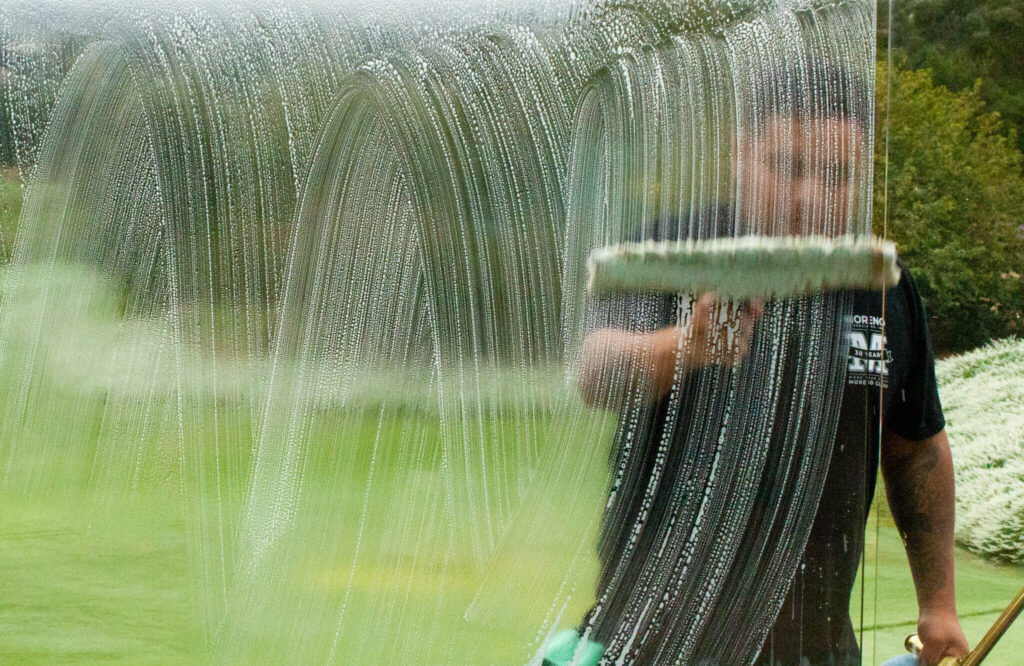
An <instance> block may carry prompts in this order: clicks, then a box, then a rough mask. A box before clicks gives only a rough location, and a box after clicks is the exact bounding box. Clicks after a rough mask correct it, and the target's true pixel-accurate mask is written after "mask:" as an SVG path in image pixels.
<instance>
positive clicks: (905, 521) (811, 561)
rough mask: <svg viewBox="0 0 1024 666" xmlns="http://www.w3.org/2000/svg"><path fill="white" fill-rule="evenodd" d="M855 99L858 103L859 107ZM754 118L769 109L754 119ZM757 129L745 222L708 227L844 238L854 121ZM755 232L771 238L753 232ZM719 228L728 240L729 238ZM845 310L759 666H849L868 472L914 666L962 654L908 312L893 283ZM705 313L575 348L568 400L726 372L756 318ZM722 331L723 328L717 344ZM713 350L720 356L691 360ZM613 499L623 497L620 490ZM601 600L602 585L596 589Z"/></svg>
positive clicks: (794, 119) (922, 351) (922, 377)
mask: <svg viewBox="0 0 1024 666" xmlns="http://www.w3.org/2000/svg"><path fill="white" fill-rule="evenodd" d="M811 76H815V77H818V81H817V83H818V85H824V86H829V85H831V86H832V88H831V89H833V90H835V89H837V87H838V84H840V83H841V82H840V79H841V78H842V76H843V75H842V72H840V71H837V70H828V69H823V68H816V69H815V70H814V71H813V72H812V73H811ZM807 80H808V79H807V78H806V77H805V76H802V75H793V74H792V73H779V74H778V75H777V76H776V77H775V86H776V87H779V86H782V87H785V86H790V87H791V90H789V91H788V92H789V93H790V95H788V97H789V98H799V93H800V92H801V91H800V90H799V89H798V88H799V86H802V85H806V83H805V82H806V81H807ZM794 86H795V87H796V88H794ZM861 93H862V94H863V98H864V99H866V92H865V91H863V90H862V91H861ZM786 97H787V96H786V95H783V96H780V97H779V98H786ZM856 97H857V95H856V93H855V94H854V95H853V98H854V99H856ZM761 108H774V107H773V106H772V105H771V104H770V103H769V104H767V105H765V106H762V107H761ZM758 125H759V126H760V129H759V131H758V132H757V133H756V135H748V136H744V137H740V140H739V148H738V149H737V155H736V158H735V159H734V169H735V172H736V175H737V178H739V179H742V182H743V183H744V186H743V188H742V190H741V191H743V192H744V193H745V196H744V198H742V199H741V200H740V201H739V202H738V205H739V208H740V210H742V211H746V212H745V213H743V214H741V215H733V214H732V211H728V210H726V209H725V207H720V208H719V209H717V210H716V211H714V212H713V213H712V217H716V216H717V217H718V218H720V219H722V220H729V219H735V218H740V217H742V218H744V220H745V221H744V222H742V223H741V224H742V225H743V226H745V227H746V228H742V229H739V232H740V233H759V234H764V235H769V234H770V235H800V234H810V233H813V234H826V235H835V234H838V233H843V232H845V229H843V228H839V227H841V226H842V225H843V224H844V223H845V221H846V220H848V219H852V216H851V215H850V213H851V206H856V205H857V202H858V200H859V198H860V197H859V195H860V194H862V193H861V192H860V191H859V189H858V184H857V180H856V179H854V178H853V177H852V176H853V174H854V171H855V169H854V166H855V164H856V163H857V161H858V160H859V161H860V163H864V160H865V159H868V158H869V156H867V155H866V154H865V153H866V147H867V145H868V142H867V136H866V132H867V131H869V123H868V122H867V119H866V118H864V117H862V116H859V115H858V114H857V113H856V112H854V111H851V110H849V108H848V107H845V106H842V105H837V106H832V107H830V108H817V109H816V110H815V111H814V112H813V113H805V114H802V115H801V114H792V115H782V114H778V113H775V114H772V115H766V116H763V117H761V118H760V119H759V123H758ZM819 142H822V143H823V142H829V144H828V145H829V146H830V148H829V149H828V150H823V149H822V150H819V147H820V148H824V144H823V145H822V146H819V145H818V144H819ZM822 154H829V155H831V156H832V159H831V162H830V163H828V164H819V165H813V166H812V165H810V164H806V163H805V161H804V156H805V155H822ZM823 211H824V212H823ZM757 220H772V221H773V222H772V223H771V224H770V225H768V228H765V226H766V225H765V224H764V223H763V222H762V223H761V224H758V222H757ZM732 224H733V227H732V228H733V229H734V230H735V229H736V223H735V222H733V223H732ZM673 226H675V227H678V225H672V224H665V223H664V221H661V224H659V223H655V224H652V225H648V228H647V229H646V230H645V234H644V235H645V236H646V237H648V238H652V239H672V238H674V237H678V236H677V235H676V234H677V233H678V232H673V231H666V230H665V228H664V227H669V228H671V227H673ZM720 226H727V225H726V224H722V225H720ZM772 227H774V228H772ZM645 298H650V295H638V296H637V297H636V300H635V301H634V302H635V303H637V304H638V308H639V307H640V304H641V303H643V301H644V299H645ZM852 300H853V315H852V320H851V321H850V322H849V323H848V326H849V344H850V354H849V361H848V367H847V373H846V378H845V382H846V384H845V390H844V392H843V394H842V395H843V397H842V404H841V408H840V412H839V417H838V431H837V440H836V442H835V445H834V447H833V455H832V459H831V463H830V467H829V471H828V475H827V479H826V481H825V486H824V490H823V493H822V499H821V502H820V505H819V508H818V512H817V514H816V517H815V520H814V524H813V527H812V529H811V534H810V538H809V541H808V545H807V548H806V551H805V554H804V558H803V561H802V563H801V565H800V566H799V567H798V568H797V574H796V576H795V578H794V580H793V582H792V583H791V587H790V591H789V593H788V594H787V596H786V601H785V604H784V606H783V608H782V610H781V612H780V613H779V614H778V616H777V619H776V621H775V625H774V627H773V628H772V630H771V632H770V634H769V636H768V639H767V640H766V642H765V643H764V646H763V647H762V648H761V652H760V656H759V657H758V661H757V663H759V664H825V663H828V664H852V663H860V654H859V648H858V646H857V642H856V637H855V634H854V631H853V626H852V622H851V619H850V616H849V603H850V594H851V589H852V586H853V582H854V578H855V576H856V572H857V567H858V562H859V560H860V557H861V554H862V550H863V533H864V527H865V521H866V517H867V513H868V510H869V508H870V502H871V499H872V497H873V494H874V480H875V477H876V474H877V469H878V466H879V464H880V465H881V469H882V474H883V476H884V477H885V481H886V489H887V492H888V499H889V504H890V507H891V509H892V514H893V517H894V518H895V520H896V523H897V526H898V528H899V530H900V533H901V534H902V535H903V538H904V542H905V545H906V551H907V557H908V559H909V561H910V567H911V571H912V574H913V578H914V585H915V588H916V591H917V598H918V606H919V617H918V634H919V636H920V637H921V639H922V641H923V642H924V645H925V650H924V653H923V658H924V660H925V661H926V662H927V663H937V662H938V661H939V659H940V658H942V657H943V656H962V655H963V654H965V653H966V652H967V643H966V640H965V638H964V635H963V632H962V630H961V628H960V624H959V621H958V619H957V614H956V604H955V598H954V583H953V472H952V462H951V456H950V449H949V443H948V441H947V439H946V435H945V432H944V420H943V416H942V410H941V406H940V403H939V398H938V393H937V389H936V383H935V374H934V367H933V366H934V360H933V357H932V351H931V346H930V342H929V340H928V330H927V324H926V321H925V313H924V309H923V306H922V303H921V299H920V296H919V295H918V292H917V289H916V287H915V285H914V281H913V279H912V277H911V276H910V274H909V272H908V271H906V269H905V267H904V271H903V277H902V279H901V281H900V283H899V285H897V286H895V287H892V288H890V289H888V290H886V293H885V294H883V293H882V292H881V291H876V292H868V291H858V292H854V293H853V294H852ZM719 307H720V306H719V305H717V304H716V299H715V297H714V295H713V294H705V295H703V296H701V297H700V298H699V300H698V301H697V303H696V305H695V306H694V307H693V309H692V316H691V317H690V320H689V321H688V322H687V324H686V325H684V326H676V325H675V323H676V322H675V319H676V308H675V307H672V305H671V304H669V305H665V306H663V307H647V306H644V307H643V308H641V309H643V313H642V314H640V315H638V317H639V318H640V319H646V321H643V322H638V321H637V320H636V317H632V318H633V319H634V321H632V322H630V323H624V324H623V325H622V326H610V327H604V328H600V329H597V330H593V331H592V332H591V333H590V334H589V335H588V336H587V338H586V339H585V342H584V345H583V354H582V363H581V368H580V379H579V385H580V390H581V392H582V394H583V396H584V398H585V399H586V400H587V401H588V402H590V403H592V404H598V405H603V406H615V405H610V404H609V401H611V402H614V400H615V399H614V398H612V397H611V396H613V395H614V393H613V392H611V391H610V390H609V387H620V388H621V387H628V391H627V392H631V393H632V394H634V395H635V394H636V392H637V391H642V392H644V393H645V394H646V395H645V397H646V399H647V400H649V401H650V403H651V404H652V405H664V404H665V401H667V400H668V394H669V392H670V389H671V388H672V386H673V381H674V378H675V382H676V383H677V384H678V383H679V382H680V381H684V382H685V381H687V380H686V378H687V377H689V376H691V375H693V374H695V373H699V372H701V371H704V370H707V369H709V368H711V367H713V366H728V365H730V364H733V363H737V362H742V359H743V358H744V356H745V355H746V353H747V350H748V346H749V343H750V339H751V337H752V336H756V335H757V322H758V320H759V318H760V317H761V315H762V312H763V310H764V308H763V305H762V304H760V303H752V304H750V305H749V307H746V308H740V309H739V310H734V311H733V315H732V318H731V320H730V321H726V322H723V319H722V318H721V317H719V316H717V313H718V312H719ZM883 310H884V316H883ZM723 326H728V327H730V329H731V331H732V333H731V334H730V333H727V332H726V331H725V330H723ZM725 339H728V340H729V341H730V342H729V344H728V345H726V346H725V347H724V348H723V347H722V345H721V344H719V343H720V342H721V341H722V340H725ZM716 345H718V346H717V348H718V349H719V350H722V349H725V351H724V352H722V351H718V352H716V353H708V352H707V350H708V349H712V348H714V347H715V346H716ZM680 378H682V379H680ZM622 392H623V391H620V395H621V394H622ZM879 407H881V409H882V412H881V415H879ZM683 409H684V413H685V407H684V408H683ZM655 411H657V410H655ZM879 419H881V423H882V428H883V430H882V431H881V432H880V433H879V428H878V423H879ZM683 420H685V416H684V417H683ZM872 423H873V424H874V427H873V428H872V427H870V424H872ZM660 427H662V428H664V426H660ZM668 427H669V428H676V431H673V432H669V433H664V432H661V431H658V428H659V426H655V432H654V433H652V434H651V436H650V437H649V438H648V439H653V440H657V439H658V438H660V437H662V436H664V435H666V434H667V435H668V436H669V437H671V438H674V439H675V440H678V439H679V437H680V433H679V432H678V430H681V429H683V428H684V426H668ZM879 449H880V451H881V459H880V461H879V459H878V454H877V452H878V451H879ZM641 458H642V456H641ZM653 464H654V463H653V462H650V463H649V462H643V463H641V464H640V467H639V469H635V470H634V471H633V473H632V475H631V476H630V475H627V477H626V481H625V483H626V484H627V485H630V486H632V487H634V488H636V487H641V486H642V485H646V484H647V482H648V478H649V476H650V473H651V467H650V465H653ZM666 475H667V476H666V480H664V481H662V483H663V484H671V483H672V482H678V481H679V479H673V478H672V470H671V469H669V470H668V471H667V472H666ZM658 492H659V493H662V491H661V490H660V489H659V491H658ZM665 492H667V491H665ZM617 494H618V496H620V497H628V496H633V497H635V496H636V495H637V493H635V492H633V493H630V492H622V489H621V488H620V489H619V492H618V493H617ZM663 501H664V500H663ZM618 513H619V516H620V517H619V518H618V519H617V520H618V523H619V524H617V525H615V524H613V522H614V521H609V520H608V519H607V517H606V522H605V527H604V529H605V534H604V535H603V538H602V544H603V545H602V559H603V560H604V562H605V565H606V567H605V568H606V570H607V568H608V567H607V565H608V563H609V562H614V561H616V558H620V557H622V556H623V553H624V552H625V550H626V537H625V534H626V531H625V529H624V526H623V525H622V523H623V522H629V521H631V520H634V521H635V520H636V516H637V515H639V509H636V508H633V507H626V508H625V510H621V507H620V510H619V512H618ZM651 514H653V515H654V516H655V518H648V519H649V520H656V519H657V518H656V517H657V515H658V500H657V499H655V506H654V510H653V511H652V512H651ZM645 515H647V514H646V513H645ZM622 516H625V518H622ZM625 527H626V528H628V527H629V526H628V525H626V526H625ZM652 529H653V528H652ZM641 543H642V541H641ZM644 548H645V547H644V546H641V547H640V548H637V550H635V551H634V553H633V555H632V557H633V558H643V557H645V556H646V552H645V551H644ZM606 584H607V581H603V582H602V586H604V585H606ZM601 592H607V590H601ZM611 596H612V601H610V602H609V603H607V604H606V607H605V608H603V609H602V611H601V614H602V619H601V621H599V622H597V623H596V624H594V623H591V624H592V625H593V626H591V631H590V633H589V638H590V639H591V640H593V641H596V642H599V643H605V644H606V642H607V640H608V636H609V632H611V631H612V628H613V627H614V624H615V615H616V613H618V612H620V609H617V608H616V604H615V602H614V594H613V595H611Z"/></svg>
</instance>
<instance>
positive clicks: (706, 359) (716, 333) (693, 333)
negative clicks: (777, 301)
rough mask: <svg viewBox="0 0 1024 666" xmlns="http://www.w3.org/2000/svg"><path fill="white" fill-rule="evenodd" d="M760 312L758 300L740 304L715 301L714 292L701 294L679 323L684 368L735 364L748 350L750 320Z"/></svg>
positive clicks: (752, 328) (752, 329) (755, 318)
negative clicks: (690, 313)
mask: <svg viewBox="0 0 1024 666" xmlns="http://www.w3.org/2000/svg"><path fill="white" fill-rule="evenodd" d="M763 314H764V304H763V303H762V302H761V301H750V303H743V304H740V305H738V306H737V305H732V304H729V303H722V302H719V300H718V298H717V296H716V295H715V294H714V293H708V294H704V295H703V296H701V297H700V299H699V300H698V301H697V302H696V303H695V304H694V306H693V314H692V318H691V319H690V321H689V325H688V326H687V324H686V322H684V324H683V333H684V340H683V345H682V347H683V352H684V361H685V364H686V366H687V368H689V369H692V368H700V367H704V366H708V365H736V364H737V363H739V362H740V361H742V360H743V359H744V358H745V357H746V355H747V352H748V351H749V350H750V336H751V334H752V333H753V331H754V324H756V323H757V320H758V319H760V318H761V315H763Z"/></svg>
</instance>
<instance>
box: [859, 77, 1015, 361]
mask: <svg viewBox="0 0 1024 666" xmlns="http://www.w3.org/2000/svg"><path fill="white" fill-rule="evenodd" d="M877 73H878V76H877V81H878V90H877V98H876V99H877V109H878V112H879V114H880V115H879V121H878V122H877V124H876V129H877V136H876V142H877V143H876V151H875V153H876V155H875V178H876V182H875V202H874V203H875V231H876V233H882V230H883V229H882V227H883V215H884V211H885V209H886V208H885V203H886V202H885V192H886V190H885V188H884V178H885V173H886V170H885V167H886V164H885V155H886V153H885V138H886V134H885V132H886V129H888V137H889V151H888V228H887V234H888V236H889V237H890V238H892V239H893V240H895V241H896V243H897V246H898V248H899V250H900V253H901V254H902V256H903V258H904V261H905V262H906V264H907V266H908V267H909V268H910V270H911V271H912V272H913V274H914V276H915V278H916V280H917V283H918V286H919V287H920V290H921V293H922V296H923V297H924V299H925V303H926V307H927V309H928V311H929V323H930V325H931V328H932V332H933V338H934V340H935V345H936V348H937V349H938V350H939V351H941V352H958V351H963V350H966V349H970V348H973V347H977V346H979V345H981V344H983V343H985V342H986V341H988V340H989V339H991V338H999V337H1005V336H1008V335H1013V334H1019V333H1020V332H1021V331H1022V329H1024V318H1022V309H1024V281H1022V276H1024V235H1022V229H1021V224H1022V223H1024V176H1022V173H1021V169H1022V163H1024V160H1022V156H1021V153H1020V151H1019V150H1018V149H1017V148H1016V135H1015V133H1014V132H1013V131H1012V130H1011V131H1009V132H1007V131H1006V130H1005V129H1004V126H1003V123H1002V122H1001V120H1000V117H999V115H998V114H997V113H992V112H989V111H987V110H986V108H985V103H984V102H983V101H982V98H981V90H980V85H977V84H976V85H975V86H974V87H972V88H969V89H967V90H964V91H962V92H951V91H950V90H949V89H948V88H946V87H944V86H938V85H935V84H934V83H933V81H932V77H931V74H930V72H928V71H904V70H900V69H898V68H897V69H894V70H893V72H892V81H891V84H892V99H891V104H890V105H889V109H890V112H889V122H888V127H887V126H886V123H885V122H884V120H885V119H884V116H883V115H882V114H883V113H884V110H885V108H886V85H885V82H886V69H885V65H884V64H879V66H878V72H877Z"/></svg>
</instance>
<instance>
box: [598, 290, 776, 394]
mask: <svg viewBox="0 0 1024 666" xmlns="http://www.w3.org/2000/svg"><path fill="white" fill-rule="evenodd" d="M720 307H721V304H720V303H719V302H718V301H717V300H716V299H715V295H714V294H705V295H704V296H702V297H701V298H700V299H699V300H698V301H697V303H696V304H695V305H694V310H693V316H692V317H691V319H690V321H689V322H688V323H687V325H686V326H685V327H683V328H679V327H675V326H667V327H665V328H662V329H659V330H657V331H651V332H647V333H635V332H631V331H625V330H622V329H618V328H604V329H600V330H597V331H594V332H593V333H591V334H590V335H588V336H587V338H586V340H584V342H583V354H582V362H581V364H580V370H579V378H578V383H579V387H580V393H581V394H582V396H583V399H584V401H586V402H587V403H588V404H590V405H594V406H599V407H609V408H617V407H620V406H621V405H622V404H623V401H624V400H625V399H626V398H627V397H628V396H637V395H639V396H640V397H642V398H643V399H645V400H653V399H658V398H660V397H662V396H663V395H665V394H666V393H667V392H668V390H669V389H670V388H671V386H672V381H673V378H674V377H675V376H676V375H677V373H686V372H689V371H691V370H693V369H695V368H698V367H701V366H704V365H710V364H713V363H714V364H731V363H735V362H736V361H738V360H739V359H741V358H743V356H744V355H746V353H747V349H748V347H749V344H750V336H751V333H752V331H753V328H754V324H755V323H756V322H757V320H758V319H759V318H760V317H761V315H762V313H763V312H764V304H763V303H761V302H759V301H755V302H751V303H749V304H748V306H747V307H745V308H741V309H737V308H733V310H732V312H731V313H729V312H728V311H727V316H724V317H722V316H720V315H721V314H722V313H721V311H720V310H719V308H720ZM730 329H731V330H735V331H736V334H735V335H734V336H732V338H731V340H732V343H731V344H730V345H729V346H728V347H725V346H723V342H724V341H725V340H726V339H727V337H729V336H728V335H727V333H726V331H727V330H730ZM638 392H639V393H638Z"/></svg>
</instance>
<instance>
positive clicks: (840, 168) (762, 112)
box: [733, 65, 871, 235]
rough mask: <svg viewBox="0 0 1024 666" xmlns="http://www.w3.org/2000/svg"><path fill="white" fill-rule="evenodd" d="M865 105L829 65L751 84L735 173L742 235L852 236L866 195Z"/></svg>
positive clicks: (862, 93) (862, 95)
mask: <svg viewBox="0 0 1024 666" xmlns="http://www.w3.org/2000/svg"><path fill="white" fill-rule="evenodd" d="M870 102H871V99H870V97H869V96H868V93H867V88H866V86H865V85H864V83H863V81H861V80H860V79H859V78H856V77H853V76H851V75H850V74H849V73H848V72H847V71H846V70H843V69H840V68H837V67H830V66H827V65H813V66H808V67H804V68H800V69H791V70H785V71H779V72H776V73H774V74H772V75H771V76H769V77H767V79H766V80H765V81H764V82H762V84H761V85H758V86H756V92H755V94H754V96H753V100H752V107H753V108H752V113H750V114H748V115H749V117H750V121H749V122H748V123H744V125H745V127H744V128H743V130H742V131H741V132H740V133H739V137H738V139H737V140H738V145H737V146H736V151H735V156H734V164H733V171H734V176H735V181H736V187H737V202H738V204H739V206H740V208H741V213H742V217H743V219H745V220H747V221H748V222H747V223H748V225H749V227H748V229H746V232H748V233H756V234H764V235H790V234H825V235H838V234H842V233H849V232H852V231H857V230H858V229H856V228H855V224H856V220H857V217H856V215H857V214H858V213H862V212H863V210H864V206H865V205H866V198H865V197H866V196H867V194H868V192H869V188H868V187H867V185H868V183H867V182H866V179H867V178H868V177H869V174H870V169H869V165H870V154H869V152H868V147H869V145H870V143H869V138H870V127H871V123H870V115H869V114H870V109H871V104H870Z"/></svg>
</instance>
